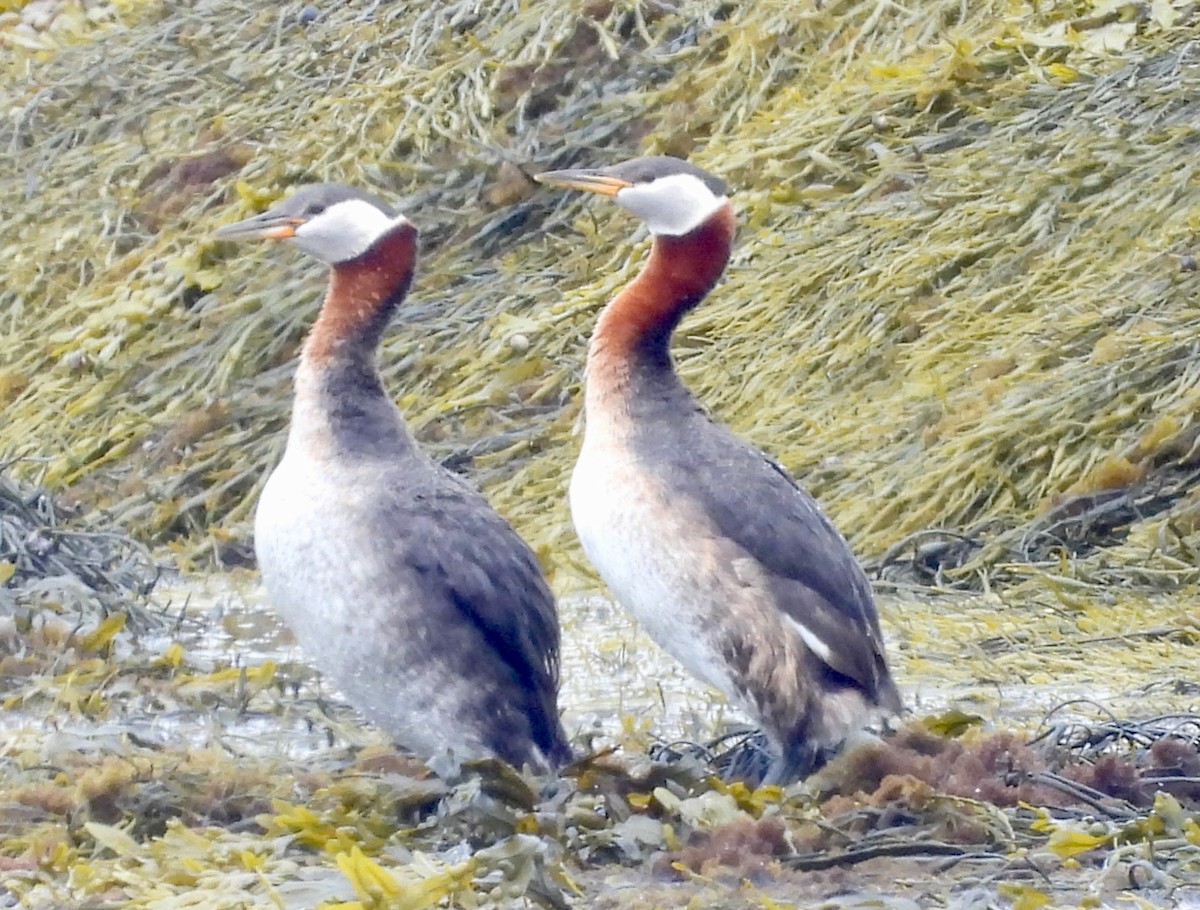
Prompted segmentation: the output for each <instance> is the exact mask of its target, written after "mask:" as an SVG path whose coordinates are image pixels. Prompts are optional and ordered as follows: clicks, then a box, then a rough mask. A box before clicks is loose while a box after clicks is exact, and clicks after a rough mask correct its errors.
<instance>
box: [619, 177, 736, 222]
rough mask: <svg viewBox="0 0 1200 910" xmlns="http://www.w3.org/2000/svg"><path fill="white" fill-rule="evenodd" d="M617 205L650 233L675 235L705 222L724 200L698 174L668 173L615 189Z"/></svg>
mask: <svg viewBox="0 0 1200 910" xmlns="http://www.w3.org/2000/svg"><path fill="white" fill-rule="evenodd" d="M616 199H617V204H618V205H620V206H621V207H622V208H624V209H626V210H627V211H629V212H632V213H633V214H635V215H637V216H638V217H639V218H641V219H642V220H643V221H644V222H646V227H647V228H649V229H650V233H651V234H667V235H669V236H675V237H678V236H680V235H682V234H687V233H689V232H691V231H693V230H695V229H696V228H698V227H699V226H700V225H701V224H703V223H704V222H705V220H707V219H708V218H709V217H710V216H711V215H712V214H713V212H715V211H716V210H717V209H719V208H720V207H721V206H722V205H723V204H724V202H725V197H724V196H718V195H716V194H715V193H714V192H713V191H712V190H710V189H709V188H708V187H707V186H706V185H705V183H704V181H703V180H701V179H700V178H698V177H693V176H692V175H691V174H671V175H670V176H668V177H659V178H658V179H657V180H653V181H651V182H650V183H642V184H637V185H635V186H630V187H626V188H625V189H623V190H621V191H619V192H618V193H617V196H616Z"/></svg>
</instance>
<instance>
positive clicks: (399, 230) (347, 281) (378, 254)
mask: <svg viewBox="0 0 1200 910" xmlns="http://www.w3.org/2000/svg"><path fill="white" fill-rule="evenodd" d="M416 262H417V229H416V228H415V227H414V226H413V225H412V224H410V223H409V222H407V221H401V222H400V223H398V224H397V225H395V226H394V227H393V228H391V230H389V231H388V232H387V233H385V234H384V235H383V236H381V237H380V238H379V239H378V240H377V241H375V243H374V245H373V246H371V248H370V249H369V250H367V251H366V252H365V253H363V254H362V255H361V256H359V257H358V258H357V259H352V260H351V261H349V262H341V263H338V264H336V265H334V266H333V268H332V269H331V271H330V275H329V290H328V291H327V292H326V294H325V302H324V304H323V305H322V306H321V313H320V315H319V316H318V317H317V321H316V323H315V324H314V325H313V328H312V331H311V332H310V333H309V335H308V340H307V341H306V342H305V343H304V352H303V355H302V359H303V361H304V362H305V363H306V364H310V365H312V366H315V367H318V368H326V367H333V365H334V364H335V363H338V362H345V363H353V364H362V363H363V362H365V361H369V360H372V359H373V358H374V355H375V350H376V348H378V347H379V341H380V339H381V338H382V336H383V330H384V329H385V328H386V327H387V324H388V320H390V319H391V316H392V314H393V313H394V312H395V310H396V307H398V306H399V305H400V303H401V301H403V300H404V296H405V294H407V293H408V286H409V284H411V283H412V277H413V271H414V269H415V268H416Z"/></svg>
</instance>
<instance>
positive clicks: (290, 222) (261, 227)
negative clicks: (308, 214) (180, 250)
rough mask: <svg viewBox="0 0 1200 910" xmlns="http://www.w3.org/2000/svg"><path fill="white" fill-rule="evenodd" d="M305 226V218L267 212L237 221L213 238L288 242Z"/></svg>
mask: <svg viewBox="0 0 1200 910" xmlns="http://www.w3.org/2000/svg"><path fill="white" fill-rule="evenodd" d="M302 224H304V219H303V218H297V217H296V216H295V215H280V214H277V213H276V212H274V211H273V210H272V211H266V212H263V213H262V214H261V215H255V216H254V217H253V218H246V219H244V220H242V221H235V222H234V223H233V224H226V225H224V226H222V227H219V228H217V229H216V230H215V231H213V236H214V237H217V238H219V239H221V240H246V239H266V240H286V239H287V238H288V237H292V236H294V235H295V233H296V228H297V227H299V226H300V225H302Z"/></svg>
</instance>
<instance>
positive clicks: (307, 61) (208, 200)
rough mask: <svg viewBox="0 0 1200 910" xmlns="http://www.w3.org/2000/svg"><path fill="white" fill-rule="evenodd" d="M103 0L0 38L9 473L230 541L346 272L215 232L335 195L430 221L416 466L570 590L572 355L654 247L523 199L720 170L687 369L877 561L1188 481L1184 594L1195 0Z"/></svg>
mask: <svg viewBox="0 0 1200 910" xmlns="http://www.w3.org/2000/svg"><path fill="white" fill-rule="evenodd" d="M66 6H67V7H70V6H71V4H66ZM1085 6H1086V5H1085ZM105 9H106V10H108V11H109V12H110V13H111V15H112V16H114V17H115V20H114V21H112V22H110V23H109V24H107V25H105V26H103V27H101V28H99V30H98V31H96V33H95V38H94V40H91V41H82V42H75V43H68V44H67V45H66V46H63V47H61V49H59V50H58V51H57V52H54V53H48V52H45V51H41V52H38V51H28V50H25V49H23V48H21V47H19V46H10V47H9V48H8V49H7V50H6V52H5V54H4V56H3V64H4V67H5V70H6V72H5V76H6V82H7V84H9V85H11V86H13V88H12V89H11V90H9V93H8V94H9V111H10V115H9V116H8V117H7V118H6V120H5V121H4V123H3V125H2V126H0V141H3V144H4V146H5V147H6V149H7V150H8V152H9V154H8V156H7V168H8V170H9V173H8V175H7V176H6V177H5V178H4V179H3V181H2V182H0V194H2V197H3V204H4V208H5V210H6V211H7V212H9V213H10V216H9V227H10V230H9V231H8V232H7V233H6V240H5V242H4V255H5V262H6V271H7V279H8V280H7V281H6V282H5V286H4V288H3V290H2V291H0V304H2V305H3V307H4V311H5V312H6V314H7V318H6V321H5V328H4V331H5V336H6V346H7V350H8V354H7V356H6V358H5V360H4V362H3V366H2V368H0V400H2V401H3V402H4V406H5V410H6V415H7V416H8V421H7V429H6V436H5V448H6V449H7V450H10V451H11V452H12V453H13V454H22V455H31V454H32V455H37V456H39V457H47V458H49V463H48V466H47V479H48V480H49V481H50V482H51V483H53V484H55V485H56V486H58V485H68V486H70V487H71V488H72V489H74V490H75V491H76V492H77V495H78V497H79V499H80V500H81V501H82V502H85V503H87V504H88V505H90V506H92V507H94V508H97V509H103V510H104V511H105V514H108V515H112V516H114V517H116V518H117V519H118V520H119V521H120V522H121V523H122V524H123V525H124V526H126V527H128V528H130V529H131V530H133V531H134V532H135V533H136V534H138V535H139V536H141V537H143V538H144V539H147V540H149V541H152V542H173V541H183V542H184V543H183V547H184V550H185V551H186V552H187V553H190V554H200V555H206V557H207V558H215V559H217V560H218V561H228V562H231V563H236V562H238V561H239V560H240V559H241V558H242V556H243V555H244V550H245V539H246V534H247V533H248V522H247V517H248V511H249V508H250V503H252V501H253V499H254V496H253V494H254V492H255V489H256V486H257V484H258V483H259V482H260V481H261V479H262V477H263V474H264V469H265V468H266V466H267V465H269V464H270V463H271V461H272V459H273V458H274V457H275V456H276V455H277V453H278V449H279V445H280V441H281V440H280V435H281V432H282V429H283V427H284V424H285V419H286V413H287V408H288V378H289V375H290V372H291V369H292V365H291V362H292V360H293V355H294V354H295V351H296V348H297V345H298V343H299V341H300V339H301V338H302V336H303V333H304V331H305V327H306V326H307V325H308V324H309V322H310V321H311V319H312V317H313V313H314V310H315V307H316V302H317V298H318V297H319V294H320V284H321V280H320V278H319V275H318V272H319V269H317V268H315V267H314V266H312V265H311V264H309V263H305V262H303V261H302V260H301V258H300V257H298V256H295V255H290V254H289V253H288V252H286V251H282V250H280V251H269V252H260V251H254V252H249V253H248V252H247V251H246V249H245V248H238V247H235V246H232V245H225V244H219V243H215V242H213V241H212V240H211V238H210V236H209V235H210V232H211V230H212V228H214V227H215V226H216V225H218V224H221V223H223V222H226V221H229V220H231V219H233V218H235V217H238V216H242V215H245V214H246V213H247V212H248V211H250V210H254V209H257V208H260V207H261V206H263V205H265V204H267V203H268V202H270V201H272V200H274V199H275V198H277V197H278V196H279V195H281V194H283V193H285V192H286V191H287V189H288V187H289V186H291V185H294V184H296V183H299V182H303V181H306V180H312V179H319V178H330V179H341V180H346V181H351V182H357V183H363V184H367V185H370V186H373V187H375V188H377V189H380V190H382V191H383V192H385V193H388V194H390V195H392V196H393V197H395V198H397V199H398V200H399V201H400V202H401V204H402V206H403V207H404V209H405V210H406V211H408V212H409V213H410V214H411V215H412V217H413V218H414V219H415V220H417V221H418V222H419V224H420V225H421V227H422V229H423V236H424V249H425V254H424V261H423V265H422V268H421V274H420V277H419V280H418V282H417V286H416V288H415V290H414V294H413V297H412V301H411V303H410V305H408V306H407V307H406V309H405V311H404V313H403V314H402V316H401V317H400V318H399V319H398V321H397V325H396V326H395V330H394V332H393V333H392V335H391V337H390V338H389V339H388V341H387V343H386V350H385V352H384V357H383V363H384V367H385V371H386V374H387V381H388V383H389V387H390V388H392V389H394V390H395V392H396V394H397V396H398V398H399V401H400V404H401V406H402V407H403V409H404V411H405V413H406V414H407V415H409V417H410V418H411V421H412V424H413V426H414V428H415V430H416V432H417V433H418V435H419V436H420V438H421V440H422V442H423V443H424V444H426V445H427V446H429V447H430V448H432V449H433V450H434V451H436V452H437V453H439V454H440V455H441V456H442V457H444V458H445V459H446V460H447V461H448V462H449V463H451V464H454V465H457V466H460V467H462V468H463V469H464V470H467V471H469V472H471V473H472V474H473V475H474V476H475V477H476V478H477V479H478V480H479V481H480V483H481V484H482V485H483V486H484V487H485V488H486V489H487V491H488V493H489V495H490V496H491V497H492V498H493V500H494V501H495V502H496V503H497V504H498V506H499V507H500V508H501V510H502V511H504V512H505V513H506V514H508V515H510V516H511V517H512V518H513V519H514V521H515V522H516V524H517V525H518V527H519V528H520V530H521V531H522V532H523V533H524V534H526V535H527V536H528V537H529V538H531V539H532V540H534V541H535V542H536V543H537V544H538V545H539V547H540V551H541V553H542V555H543V557H544V559H545V560H546V561H547V563H548V564H550V565H551V566H552V568H554V569H556V570H558V572H559V573H560V574H559V578H560V580H561V581H562V582H564V583H567V582H569V580H570V579H571V578H574V577H578V576H581V575H583V574H584V573H585V572H586V570H585V569H583V567H582V565H581V562H580V560H579V558H578V555H577V551H576V550H575V549H574V546H573V543H572V542H571V540H572V538H571V536H570V535H569V534H568V533H566V528H567V522H566V515H565V511H564V506H563V499H564V497H563V489H564V483H565V477H566V474H567V471H568V469H569V464H570V462H571V459H572V457H573V452H574V449H575V444H574V442H573V441H572V439H571V433H572V429H573V427H574V425H575V422H576V418H577V414H578V408H579V395H578V387H579V379H580V371H581V363H582V357H583V350H584V344H585V341H584V339H585V338H586V335H587V333H588V331H589V327H590V324H591V322H592V320H593V318H594V316H595V312H596V308H597V307H598V305H599V304H600V303H601V302H603V301H604V300H605V299H606V298H607V297H609V296H610V295H611V294H612V293H613V292H614V291H615V290H616V288H618V287H619V286H620V284H621V283H622V282H624V281H626V280H627V279H628V278H629V277H630V275H631V274H632V273H633V271H634V270H635V269H636V268H637V267H638V261H639V260H640V258H641V256H642V255H643V253H644V241H637V240H634V241H631V239H630V235H631V234H632V232H633V224H632V222H631V221H630V220H629V219H627V218H625V217H623V216H622V214H621V213H619V212H616V211H613V210H609V209H606V208H601V207H593V206H592V204H591V203H589V202H588V201H587V200H583V199H579V198H575V197H573V196H571V195H570V194H562V195H555V194H553V193H552V192H550V191H548V190H544V189H542V190H537V191H535V189H534V186H533V184H532V183H531V182H530V181H529V179H528V176H527V175H528V173H529V172H530V171H531V170H533V169H536V168H539V167H544V166H560V165H566V164H579V163H599V162H607V161H612V160H616V159H619V158H621V157H624V156H627V155H630V154H634V153H636V152H639V151H650V152H671V153H675V154H690V155H692V156H693V157H695V159H696V160H698V161H699V162H700V163H702V164H704V165H705V166H707V167H709V168H711V169H713V170H714V171H717V172H719V173H721V174H722V175H723V176H725V177H727V178H728V179H729V180H730V182H731V184H732V185H733V186H734V187H735V188H736V196H735V199H736V202H737V206H738V209H739V211H740V213H741V218H742V229H741V234H740V238H739V246H738V249H737V251H736V254H735V259H734V261H733V263H732V265H731V268H730V270H729V274H728V279H727V281H726V282H725V283H724V284H723V285H722V287H720V288H719V290H718V291H717V292H716V293H714V294H713V295H712V298H711V300H710V301H709V302H707V303H706V304H705V306H704V307H702V308H701V309H700V311H699V312H697V313H696V314H695V315H694V316H693V317H691V318H689V320H688V321H687V322H686V323H685V326H684V330H683V332H682V334H681V337H680V339H679V344H678V353H679V357H680V360H681V363H682V368H683V370H684V372H685V373H686V375H687V377H688V380H689V381H690V382H691V383H692V384H693V385H694V386H695V387H696V388H697V389H698V391H699V392H700V393H701V395H702V396H703V398H704V400H705V401H706V402H707V403H708V404H709V405H710V406H711V408H712V410H713V411H714V412H715V413H716V414H718V415H719V416H720V417H722V418H723V419H725V420H727V421H728V422H730V423H731V424H732V425H733V426H734V427H735V428H736V429H738V430H739V431H741V432H743V433H745V434H746V435H748V436H750V437H751V438H753V439H754V440H756V441H758V442H761V443H762V444H764V445H765V446H767V447H768V448H769V449H771V450H773V451H774V452H775V453H776V454H777V455H778V456H780V458H781V459H782V460H783V461H784V462H785V463H786V464H788V465H789V466H790V467H791V468H793V469H794V470H795V471H796V472H797V473H798V474H800V475H801V476H802V477H804V478H805V480H806V483H807V484H808V485H809V486H810V487H811V488H812V489H813V490H814V492H815V493H816V494H817V495H818V496H819V498H820V499H821V501H822V502H823V503H824V504H825V505H826V506H827V507H828V509H829V511H830V512H831V513H832V514H833V515H834V517H835V519H836V520H837V521H838V522H839V524H840V526H842V527H843V528H845V529H846V530H847V532H848V533H849V534H850V535H851V536H852V538H853V539H854V540H855V542H856V545H857V547H858V548H859V550H860V551H861V552H863V553H864V554H876V555H878V554H883V553H885V552H887V551H888V550H889V549H890V548H892V547H894V546H895V545H896V543H897V542H898V541H900V540H902V539H903V538H905V537H906V536H907V535H910V534H914V533H918V532H924V531H926V530H928V529H931V528H947V529H951V530H953V531H954V532H956V533H958V532H961V533H966V534H968V535H973V534H978V535H982V536H983V537H986V538H987V540H984V541H982V543H981V546H980V547H979V548H976V551H975V553H974V556H973V557H971V558H966V559H965V560H964V559H955V560H953V561H952V563H951V566H950V569H951V571H955V572H960V573H964V572H965V573H966V574H968V575H970V574H971V573H975V574H978V572H979V571H981V570H987V569H988V568H989V567H991V566H993V565H995V564H996V563H997V562H1003V561H1005V560H1006V559H1007V558H1008V556H1009V555H1011V553H1012V547H1010V546H1005V545H994V546H988V545H984V544H987V543H988V542H989V541H990V539H991V538H990V535H994V534H995V533H1000V532H1003V531H1005V530H1011V529H1014V528H1021V527H1024V526H1026V525H1028V524H1029V523H1030V522H1032V521H1034V520H1035V519H1036V518H1037V516H1038V515H1039V514H1041V513H1042V512H1043V510H1045V509H1046V508H1047V506H1048V505H1049V504H1052V503H1054V502H1056V501H1057V500H1058V499H1059V498H1061V497H1063V496H1071V495H1074V494H1093V493H1097V492H1102V491H1107V490H1112V489H1118V490H1124V491H1130V492H1131V493H1132V495H1134V497H1135V498H1137V496H1138V494H1139V491H1141V489H1142V487H1144V486H1146V485H1149V486H1150V487H1151V488H1155V489H1156V488H1157V487H1158V486H1161V485H1162V484H1163V483H1167V482H1168V481H1169V482H1172V483H1174V484H1175V486H1176V488H1177V490H1176V493H1175V494H1174V495H1172V496H1171V497H1169V498H1167V499H1165V500H1162V501H1161V502H1159V505H1158V506H1157V507H1156V508H1154V509H1150V510H1143V511H1137V512H1136V513H1135V514H1134V515H1132V516H1131V517H1130V519H1129V520H1128V521H1127V522H1125V523H1124V524H1123V525H1122V526H1121V528H1120V531H1121V535H1120V536H1121V541H1120V542H1121V543H1123V544H1124V545H1127V546H1128V547H1129V550H1128V552H1127V553H1125V554H1124V555H1123V558H1122V559H1121V562H1122V563H1123V564H1125V565H1133V564H1144V563H1146V562H1147V561H1151V562H1155V565H1156V570H1157V571H1158V572H1159V573H1160V576H1161V578H1160V580H1162V581H1165V582H1167V583H1169V584H1170V585H1176V584H1179V583H1181V582H1186V581H1191V580H1193V576H1194V573H1193V572H1192V571H1191V570H1190V568H1188V567H1187V566H1186V565H1183V564H1181V563H1180V562H1179V560H1180V559H1182V560H1183V561H1184V562H1186V563H1190V560H1189V559H1188V556H1189V555H1190V553H1191V552H1192V549H1193V546H1194V540H1193V539H1192V538H1193V536H1194V532H1193V529H1194V526H1195V521H1194V520H1193V513H1194V512H1195V503H1194V501H1193V500H1194V496H1193V495H1192V493H1191V487H1190V486H1189V485H1188V483H1181V482H1180V478H1186V479H1187V480H1188V482H1189V483H1190V478H1191V476H1192V474H1193V468H1194V466H1195V463H1196V456H1195V453H1194V451H1193V445H1192V442H1193V440H1194V432H1193V412H1194V410H1195V408H1194V402H1195V397H1196V394H1197V391H1196V390H1197V370H1196V367H1195V363H1196V362H1197V358H1196V357H1195V356H1193V354H1194V341H1193V339H1194V338H1195V337H1196V335H1197V333H1196V329H1197V326H1198V324H1200V323H1198V319H1200V317H1198V311H1197V309H1196V307H1195V296H1196V295H1195V281H1196V280H1197V279H1196V273H1195V271H1194V259H1193V257H1192V255H1191V252H1190V244H1191V241H1192V238H1193V234H1194V230H1195V226H1194V219H1195V217H1196V216H1195V214H1194V213H1195V212H1196V211H1197V206H1196V202H1197V199H1196V192H1197V191H1196V185H1195V181H1194V180H1192V179H1191V177H1190V175H1191V173H1192V170H1193V168H1194V164H1193V162H1192V160H1191V158H1192V155H1191V149H1192V144H1193V141H1194V137H1195V131H1196V129H1197V127H1196V126H1195V123H1196V121H1197V118H1196V116H1195V102H1194V97H1195V95H1196V82H1197V80H1198V79H1200V75H1198V70H1197V67H1196V66H1195V60H1194V57H1195V54H1196V50H1195V44H1194V39H1195V28H1196V23H1195V21H1194V16H1195V13H1194V11H1193V10H1192V8H1191V7H1188V6H1185V5H1183V4H1176V3H1171V2H1165V0H1164V2H1156V3H1153V4H1140V3H1115V4H1104V5H1101V6H1099V7H1096V8H1095V9H1090V8H1083V7H1080V6H1078V5H1076V4H1074V3H1057V4H1049V5H1047V4H1039V5H1036V6H1034V5H1024V4H1017V5H1016V6H1014V5H1012V4H1010V3H1007V2H1004V3H999V2H997V3H984V4H969V5H964V4H960V3H958V2H938V3H935V4H933V5H932V6H929V5H928V4H922V5H921V7H920V9H914V10H911V11H910V10H907V9H906V8H905V7H903V6H901V5H897V4H882V3H874V2H858V0H844V2H836V3H828V4H823V5H821V6H819V7H817V6H814V7H811V8H804V9H798V8H797V7H796V6H795V4H793V3H791V2H787V0H778V2H767V3H756V4H746V5H740V6H739V5H735V4H729V3H724V2H716V0H684V2H679V3H675V4H660V3H624V2H620V3H617V2H607V0H588V2H573V3H565V4H547V5H545V6H543V5H528V4H519V3H516V2H510V3H504V4H491V5H486V6H485V5H480V4H478V3H477V2H474V0H460V2H450V3H440V4H437V5H436V6H435V7H431V8H429V9H427V10H423V11H421V12H420V13H416V12H413V11H412V10H410V9H409V8H408V7H407V6H405V5H403V4H388V3H372V4H367V5H364V6H362V7H356V8H345V9H341V8H336V7H330V8H325V7H322V6H319V5H316V6H307V7H301V6H295V7H293V6H283V7H280V6H278V5H275V4H258V5H255V4H251V5H249V6H248V7H247V8H246V10H247V12H246V14H245V15H243V16H237V17H234V16H229V15H227V14H226V11H225V9H224V7H223V6H222V5H221V4H218V3H215V2H212V0H192V2H185V3H172V4H166V5H160V4H157V3H149V4H137V5H126V4H114V5H113V6H112V7H105ZM1164 473H1166V474H1170V477H1169V478H1167V479H1164ZM1146 498H1147V497H1145V496H1142V500H1143V501H1144V500H1145V499H1146ZM963 565H966V568H965V569H963V568H962V566H963Z"/></svg>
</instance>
